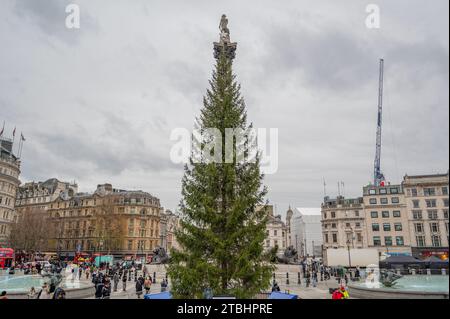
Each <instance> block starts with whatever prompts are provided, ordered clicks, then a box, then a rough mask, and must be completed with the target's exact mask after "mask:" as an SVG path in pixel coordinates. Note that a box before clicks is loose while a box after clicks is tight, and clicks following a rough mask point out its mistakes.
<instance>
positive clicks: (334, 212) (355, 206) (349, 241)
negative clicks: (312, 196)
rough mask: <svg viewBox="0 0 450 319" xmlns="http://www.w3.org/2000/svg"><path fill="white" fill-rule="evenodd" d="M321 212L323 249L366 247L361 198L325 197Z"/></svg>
mask: <svg viewBox="0 0 450 319" xmlns="http://www.w3.org/2000/svg"><path fill="white" fill-rule="evenodd" d="M321 210H322V233H323V248H324V249H329V248H348V247H349V246H350V247H352V248H362V247H367V244H368V243H367V234H366V221H365V212H364V207H363V198H362V197H358V198H344V197H343V196H338V197H337V198H333V199H332V198H329V197H325V200H324V202H323V204H322V209H321Z"/></svg>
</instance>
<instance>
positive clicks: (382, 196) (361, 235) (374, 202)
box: [322, 173, 449, 259]
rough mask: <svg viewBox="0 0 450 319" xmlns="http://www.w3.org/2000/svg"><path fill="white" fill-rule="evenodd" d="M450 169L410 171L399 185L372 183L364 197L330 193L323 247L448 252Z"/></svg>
mask: <svg viewBox="0 0 450 319" xmlns="http://www.w3.org/2000/svg"><path fill="white" fill-rule="evenodd" d="M448 184H449V175H448V173H447V174H434V175H418V176H408V175H406V176H405V177H404V179H403V182H402V183H401V184H400V185H391V184H387V185H382V186H374V185H368V186H365V187H363V197H359V198H355V199H345V198H344V197H342V196H338V197H337V198H336V199H330V198H328V197H325V200H324V203H323V204H322V234H323V237H324V239H323V240H324V249H332V248H348V247H352V248H374V249H377V250H378V251H379V253H380V255H382V254H385V255H395V254H403V255H404V254H406V255H413V256H415V257H425V256H430V255H437V256H439V257H440V258H443V259H445V258H448V247H449V229H448V228H449V226H448V220H449V217H448V207H449V195H448V187H449V186H448Z"/></svg>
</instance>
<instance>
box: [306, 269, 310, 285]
mask: <svg viewBox="0 0 450 319" xmlns="http://www.w3.org/2000/svg"><path fill="white" fill-rule="evenodd" d="M310 284H311V273H310V272H309V271H307V272H306V288H309V285H310Z"/></svg>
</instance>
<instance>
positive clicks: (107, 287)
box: [1, 261, 168, 299]
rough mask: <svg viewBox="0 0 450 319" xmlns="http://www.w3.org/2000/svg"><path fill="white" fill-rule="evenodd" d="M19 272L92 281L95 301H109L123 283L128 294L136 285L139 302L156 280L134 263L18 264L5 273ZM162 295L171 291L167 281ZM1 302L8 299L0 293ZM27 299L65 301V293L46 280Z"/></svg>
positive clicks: (162, 284) (162, 285)
mask: <svg viewBox="0 0 450 319" xmlns="http://www.w3.org/2000/svg"><path fill="white" fill-rule="evenodd" d="M17 272H21V273H22V274H24V275H26V274H30V275H39V274H40V275H43V276H45V275H48V278H51V276H52V275H54V274H62V273H65V280H69V281H72V282H73V281H78V280H83V281H91V282H92V283H93V284H94V288H95V290H94V297H95V298H96V299H109V298H110V297H111V293H112V292H117V291H118V290H119V283H122V285H121V290H122V291H123V292H126V291H127V289H130V286H132V284H131V282H133V284H134V289H135V292H136V296H137V298H142V296H143V294H144V292H145V294H149V293H150V290H151V287H152V285H153V284H154V280H153V278H152V276H151V275H150V274H149V273H148V271H147V268H146V267H139V266H138V265H136V264H134V263H125V262H124V263H122V264H121V263H116V264H115V265H113V266H110V264H109V263H101V264H100V265H99V266H96V265H95V264H92V263H89V262H82V263H73V262H63V261H61V262H59V261H54V262H51V263H50V262H48V261H35V262H18V263H16V265H15V267H11V268H8V269H6V273H7V274H9V275H14V274H16V273H17ZM160 285H161V292H164V291H166V290H167V288H168V280H167V278H165V279H163V280H162V281H161V283H160ZM1 294H2V295H1V299H7V298H8V297H7V293H6V291H3V292H1ZM27 296H28V299H65V297H66V293H65V291H64V289H62V288H61V287H57V286H56V285H55V283H54V282H53V281H52V280H46V281H44V283H43V284H42V286H41V287H40V289H39V288H35V287H31V289H30V290H29V292H28V294H27Z"/></svg>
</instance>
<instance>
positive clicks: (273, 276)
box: [272, 273, 275, 285]
mask: <svg viewBox="0 0 450 319" xmlns="http://www.w3.org/2000/svg"><path fill="white" fill-rule="evenodd" d="M272 278H273V280H272V281H273V284H274V285H275V273H273V275H272Z"/></svg>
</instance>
